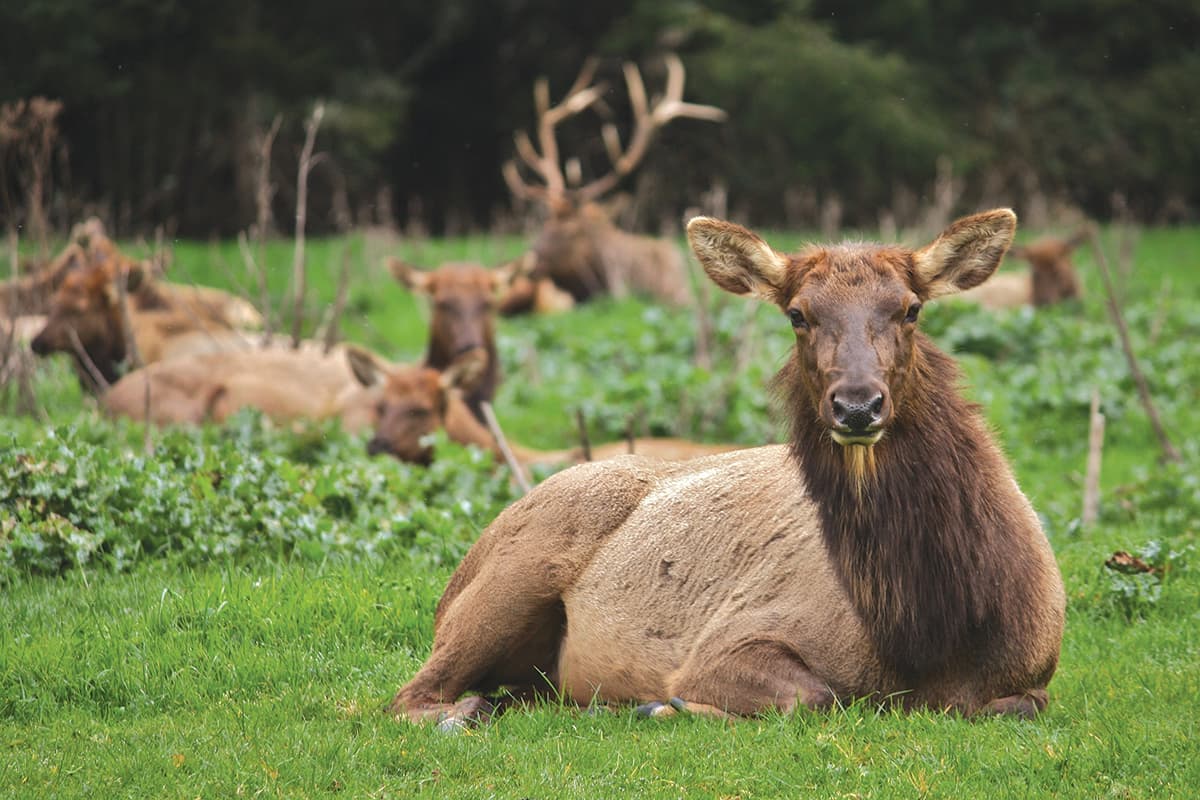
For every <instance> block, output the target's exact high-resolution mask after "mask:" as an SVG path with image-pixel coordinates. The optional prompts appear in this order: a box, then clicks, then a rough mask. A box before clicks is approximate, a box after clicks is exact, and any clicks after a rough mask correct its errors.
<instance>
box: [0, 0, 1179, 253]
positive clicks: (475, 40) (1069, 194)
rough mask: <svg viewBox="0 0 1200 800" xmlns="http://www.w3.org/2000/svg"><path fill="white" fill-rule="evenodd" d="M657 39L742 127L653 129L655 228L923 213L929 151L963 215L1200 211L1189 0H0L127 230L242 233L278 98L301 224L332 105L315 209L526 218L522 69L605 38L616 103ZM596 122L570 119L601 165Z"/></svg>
mask: <svg viewBox="0 0 1200 800" xmlns="http://www.w3.org/2000/svg"><path fill="white" fill-rule="evenodd" d="M665 50H674V51H677V52H679V53H680V54H681V56H682V57H683V59H684V61H685V63H686V64H687V65H688V68H689V76H688V88H687V97H688V99H689V100H693V101H696V102H704V103H712V104H715V105H719V106H721V107H723V108H726V109H727V110H728V111H729V112H730V120H729V122H727V123H725V124H723V125H720V126H714V125H711V124H708V123H702V122H694V121H684V122H679V123H675V124H674V125H673V126H671V127H670V128H668V129H667V130H666V131H665V132H664V135H663V136H662V137H661V138H660V139H659V141H658V143H657V144H656V146H655V149H654V152H653V153H652V154H651V155H650V157H649V158H647V160H646V164H645V166H644V168H643V169H642V170H641V171H640V172H639V173H638V174H637V175H636V177H634V178H631V179H629V180H627V181H626V185H625V186H624V187H623V188H624V189H626V190H628V191H630V192H631V194H632V196H633V197H634V198H635V199H636V201H637V202H636V203H635V204H634V207H635V209H636V215H635V216H636V220H637V224H638V225H639V226H640V227H643V228H650V229H658V228H660V227H670V226H671V225H672V224H675V223H677V221H678V219H679V216H680V214H681V213H682V212H683V210H684V209H685V208H686V207H687V206H689V205H694V204H696V203H697V202H698V198H700V197H702V193H704V192H707V191H709V190H711V189H712V188H713V187H721V188H722V189H723V192H722V194H723V196H726V197H728V204H729V209H730V212H731V213H732V214H734V215H739V216H741V217H743V218H745V219H747V220H748V221H751V222H753V223H754V224H757V225H787V226H790V227H811V226H815V225H816V224H819V223H820V222H821V221H822V215H823V214H824V215H826V217H828V216H830V215H832V216H834V217H836V219H827V220H826V222H829V223H831V224H832V223H836V224H849V225H857V226H863V227H866V226H870V227H874V226H875V225H876V224H878V223H879V222H880V221H881V220H882V219H884V218H885V217H887V216H888V215H890V218H892V219H895V220H897V221H898V222H899V224H900V225H909V224H915V222H916V218H917V216H918V214H919V213H920V212H919V209H921V208H922V206H927V205H928V204H930V203H934V202H936V199H935V197H934V194H935V193H936V190H935V188H934V187H935V181H936V179H937V177H938V174H939V163H940V164H941V166H940V169H941V172H942V179H943V183H945V182H946V181H948V180H949V179H950V176H953V180H954V181H957V183H956V184H954V185H956V186H958V187H959V189H958V190H957V192H956V193H955V194H954V200H955V204H956V205H960V206H962V207H964V208H966V207H976V206H979V205H983V204H987V203H992V202H997V203H1000V202H1003V203H1009V204H1014V205H1016V206H1018V207H1021V206H1023V205H1025V206H1028V205H1030V204H1032V203H1035V202H1036V203H1038V204H1040V207H1043V208H1055V207H1063V208H1080V209H1082V210H1083V211H1084V212H1085V213H1087V214H1089V215H1091V216H1094V217H1098V218H1101V219H1105V218H1108V217H1110V216H1112V215H1113V214H1114V213H1121V214H1126V213H1128V214H1131V215H1132V216H1133V217H1135V218H1137V219H1140V220H1142V221H1149V222H1164V221H1167V222H1169V221H1177V220H1182V219H1194V218H1195V217H1196V209H1197V207H1198V205H1200V136H1198V135H1197V125H1198V123H1200V119H1198V116H1197V103H1198V101H1197V93H1196V81H1197V76H1200V6H1197V5H1196V3H1195V2H1194V0H1146V1H1145V2H1139V3H1127V2H1120V1H1119V0H1088V1H1085V0H1014V1H1013V2H1009V3H999V4H998V3H985V4H979V3H975V2H968V0H949V2H939V3H932V2H928V0H885V1H884V2H879V3H871V4H854V6H853V7H850V6H847V4H845V3H839V2H836V0H738V2H733V0H607V2H603V3H600V2H590V0H579V2H575V3H569V4H564V3H556V2H549V0H486V2H485V1H484V0H441V1H440V2H438V3H435V4H430V3H426V2H416V1H415V0H392V1H391V2H380V1H379V0H342V2H339V3H323V2H310V1H309V0H292V1H291V2H286V3H284V2H278V1H277V0H236V1H235V0H209V2H206V3H200V4H197V3H185V2H179V0H174V1H172V0H154V1H153V2H151V1H150V0H104V2H100V0H25V1H24V2H20V3H15V2H14V3H4V4H0V102H4V103H8V102H11V101H14V100H17V99H20V98H31V97H35V96H45V97H49V98H53V99H58V100H61V101H62V103H63V111H62V114H61V116H60V118H59V119H58V136H57V138H56V144H55V153H54V157H53V159H52V166H51V175H50V176H49V185H50V186H52V187H53V188H52V191H51V192H50V193H49V196H48V197H47V207H48V209H49V213H50V217H51V221H52V222H53V223H54V224H55V225H56V226H60V227H65V226H66V225H68V224H70V222H72V221H74V220H77V219H78V218H80V217H81V216H83V215H84V214H86V213H92V212H96V213H100V214H101V215H102V216H103V217H104V218H106V219H107V220H111V222H112V223H113V225H114V227H115V229H116V231H117V233H118V234H119V235H129V234H132V233H137V232H146V231H149V230H153V229H154V228H155V227H157V226H159V225H163V226H165V227H166V229H167V231H168V232H169V233H172V234H179V235H186V236H207V235H213V234H217V235H227V234H229V233H232V232H235V231H238V230H241V229H244V228H246V227H248V226H249V225H250V224H251V223H252V222H253V221H254V185H255V184H254V181H255V175H256V163H255V162H256V154H257V141H258V138H257V137H259V136H261V135H262V132H263V131H265V130H267V129H268V128H269V127H270V125H271V122H272V120H273V119H274V118H275V116H276V115H280V117H281V119H282V127H281V130H280V133H279V136H278V139H277V140H276V143H275V147H274V151H273V153H274V158H273V165H272V173H271V176H272V181H273V183H274V184H275V185H276V187H277V191H276V194H275V196H274V211H275V218H276V220H278V221H279V223H278V224H280V225H282V226H286V221H287V220H288V219H289V218H290V216H291V212H292V209H293V208H294V185H295V172H296V154H297V152H298V150H299V147H300V143H301V141H302V139H303V121H304V119H305V117H306V116H307V114H308V112H309V110H310V109H311V107H312V106H313V104H314V103H315V102H316V101H317V100H319V99H320V100H325V101H326V102H327V103H328V115H327V119H326V123H325V126H324V127H323V129H322V132H321V135H320V137H319V140H318V149H319V150H322V151H325V152H326V153H327V157H326V158H324V159H323V160H322V162H321V163H320V165H319V166H318V167H317V169H315V170H314V172H313V175H312V185H313V188H312V198H313V200H312V210H311V212H310V226H311V227H312V228H313V229H315V230H327V231H329V230H336V229H338V228H344V227H345V226H346V225H347V224H357V225H361V224H380V223H382V224H399V225H402V226H408V225H420V226H421V227H423V228H424V229H426V230H430V231H432V232H434V233H447V232H448V233H455V232H465V231H469V230H478V229H489V228H490V229H505V228H508V229H510V230H511V229H514V228H516V227H518V226H519V219H520V214H516V215H514V213H513V209H512V203H511V199H510V197H509V195H508V192H507V190H506V188H505V186H504V184H503V181H502V180H501V177H500V171H499V166H500V164H501V163H502V162H503V161H504V160H505V159H506V158H508V157H510V156H511V154H512V132H513V131H514V130H515V129H517V128H522V127H529V126H530V125H531V123H532V121H533V120H532V116H533V110H532V106H533V103H532V98H531V91H530V90H531V87H532V84H533V81H534V80H535V79H536V78H537V77H538V76H539V75H547V76H549V78H550V80H551V86H552V88H553V92H554V94H555V95H556V96H558V95H560V94H561V93H562V92H563V91H565V89H566V87H567V86H568V85H569V84H570V81H571V80H572V79H573V77H574V75H575V72H576V70H577V69H578V68H579V66H580V64H581V63H582V61H583V59H584V58H585V57H586V56H587V55H589V54H592V53H596V54H600V55H601V56H602V57H603V58H604V63H603V66H602V70H601V74H602V78H603V79H604V80H606V81H607V82H608V85H609V87H610V90H611V93H612V94H611V102H610V106H611V108H612V113H613V114H614V115H616V116H617V117H618V119H620V118H621V117H622V115H623V114H627V107H626V105H625V104H624V99H623V98H624V88H623V86H622V85H621V78H620V71H619V70H620V61H621V59H623V58H633V59H637V60H638V61H639V62H640V63H641V64H642V65H643V69H644V73H645V75H646V78H647V82H648V83H649V84H651V85H652V86H653V85H660V83H661V77H662V75H661V63H660V62H658V61H656V58H655V56H656V55H658V54H660V53H661V52H663V51H665ZM599 124H600V120H598V119H589V120H579V121H577V122H576V124H575V125H573V126H571V128H570V130H568V131H565V132H564V136H565V139H566V142H565V146H564V149H565V150H567V151H568V152H575V153H579V154H580V155H581V156H582V157H583V160H584V164H585V169H589V170H592V171H594V170H596V169H600V168H602V167H604V166H605V165H604V163H603V151H602V148H601V147H600V146H599V142H598V137H597V136H596V132H597V131H598V128H599ZM14 158H15V157H14V156H12V155H11V154H10V155H5V156H4V157H3V159H0V165H3V170H4V171H3V172H2V173H0V187H2V191H0V214H2V215H3V222H4V224H5V226H6V227H10V226H15V225H19V224H22V222H23V219H22V215H23V214H24V213H26V212H25V210H24V207H23V205H22V202H23V200H24V197H25V196H26V194H27V192H26V191H25V188H24V187H23V186H22V184H21V181H22V180H25V179H26V178H23V177H22V174H21V171H20V169H19V168H18V167H17V165H16V164H15V163H14ZM664 178H669V180H667V179H664ZM1114 209H1116V211H1114ZM955 210H958V209H955ZM518 211H520V209H518Z"/></svg>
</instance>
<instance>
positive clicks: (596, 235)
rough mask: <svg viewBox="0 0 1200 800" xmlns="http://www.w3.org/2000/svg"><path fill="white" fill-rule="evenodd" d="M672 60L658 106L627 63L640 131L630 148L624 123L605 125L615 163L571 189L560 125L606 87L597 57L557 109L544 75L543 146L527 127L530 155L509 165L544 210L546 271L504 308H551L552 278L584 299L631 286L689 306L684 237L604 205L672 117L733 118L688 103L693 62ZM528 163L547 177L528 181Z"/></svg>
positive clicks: (540, 90)
mask: <svg viewBox="0 0 1200 800" xmlns="http://www.w3.org/2000/svg"><path fill="white" fill-rule="evenodd" d="M666 66H667V85H666V90H665V93H664V95H663V96H662V97H660V98H655V99H654V102H653V103H650V102H649V101H647V98H646V89H645V85H644V84H643V82H642V77H641V73H640V72H639V71H638V68H637V67H636V66H635V65H633V64H625V67H624V72H625V82H626V86H627V88H628V93H629V102H630V106H631V109H632V112H633V119H634V128H633V133H632V135H631V136H630V138H629V144H628V146H627V147H623V146H622V143H621V140H620V134H619V133H618V132H617V128H616V126H614V125H611V124H608V125H605V126H604V127H603V129H602V134H603V136H602V138H603V141H604V145H605V149H606V150H607V152H608V157H609V159H610V161H611V163H612V169H611V171H609V172H608V173H607V174H605V175H603V176H602V177H599V178H597V179H595V180H593V181H591V182H589V183H587V184H584V185H582V186H569V185H568V180H567V176H566V175H565V174H564V171H563V167H562V165H561V164H560V159H559V147H558V141H557V138H556V133H555V130H556V128H557V126H558V125H560V124H561V123H562V122H564V121H565V120H567V119H569V118H571V117H573V116H576V115H578V114H580V113H582V112H583V111H585V110H587V109H588V108H591V107H592V106H594V105H596V104H597V103H598V102H599V101H600V99H601V96H602V93H603V87H600V86H595V85H592V81H593V78H594V77H595V71H596V62H595V60H590V61H588V62H587V63H586V64H585V65H584V67H583V70H582V71H581V72H580V74H579V77H578V78H577V79H576V80H575V83H574V85H573V86H572V87H571V89H570V91H568V92H567V96H566V97H565V98H564V99H563V100H562V101H561V102H560V103H558V104H557V105H555V106H551V105H550V89H549V84H548V83H547V81H546V80H545V79H544V78H543V79H541V80H539V81H538V82H537V84H536V86H535V89H534V102H535V105H536V108H537V140H538V144H537V146H535V145H534V144H533V141H532V140H531V139H530V137H529V136H528V134H526V133H525V132H524V131H518V132H517V134H516V136H515V142H516V149H517V155H518V156H519V159H520V160H519V163H518V161H516V160H513V161H509V162H508V163H506V164H505V165H504V179H505V181H506V182H507V183H508V186H509V189H510V191H512V193H513V194H514V195H515V196H517V197H519V198H523V199H525V200H532V201H534V202H535V203H537V204H538V205H539V206H541V207H542V209H543V210H544V213H545V215H546V221H545V223H544V226H543V228H542V231H541V234H540V235H539V236H538V238H537V241H536V242H535V243H534V246H533V251H534V253H535V254H536V256H537V267H536V269H535V271H534V273H533V275H532V276H531V280H529V281H525V282H523V283H522V284H520V285H518V286H516V287H514V288H515V290H514V291H513V292H511V293H510V294H509V296H508V297H506V298H505V300H504V302H503V303H502V305H501V312H502V313H505V314H514V313H521V312H525V311H531V310H537V311H541V310H545V309H544V308H543V307H542V304H543V303H544V302H546V301H545V300H544V299H543V297H544V296H545V294H546V291H547V287H546V283H547V282H549V283H551V284H553V286H556V287H558V289H560V290H562V291H565V292H567V293H568V294H570V295H571V296H572V298H573V299H574V300H575V301H576V302H582V301H585V300H587V299H589V298H591V297H595V296H598V295H603V294H613V295H618V296H619V295H623V294H625V293H627V292H635V293H639V294H644V295H647V296H649V297H652V298H655V299H657V300H660V301H662V302H666V303H672V304H675V305H684V304H687V303H688V302H689V300H690V284H689V281H688V274H687V269H686V263H685V262H684V260H683V255H682V254H681V253H680V252H679V250H678V249H677V248H676V247H675V245H674V243H672V242H669V241H664V240H660V239H653V238H650V237H646V236H636V235H634V234H631V233H626V232H625V231H622V230H621V229H620V228H618V227H617V226H616V225H614V224H613V222H612V220H611V219H610V218H609V214H608V211H606V210H605V209H604V208H603V207H602V206H601V205H600V203H599V202H598V201H599V199H600V198H601V197H602V196H603V195H605V194H606V193H608V192H610V191H612V190H613V189H615V188H616V187H617V185H618V184H619V183H620V181H621V180H622V179H624V178H625V177H626V176H628V175H629V174H630V173H632V172H633V171H634V169H635V168H636V167H637V166H638V164H639V163H640V162H641V160H642V159H643V158H644V157H645V155H646V150H647V148H648V147H649V146H650V143H651V141H652V140H653V138H654V135H655V133H656V132H657V131H658V130H659V129H660V128H662V127H663V126H664V125H666V124H667V123H668V122H670V121H671V120H673V119H677V118H680V117H690V118H693V119H702V120H712V121H718V120H723V119H725V116H726V115H725V112H724V111H722V110H721V109H719V108H714V107H712V106H702V105H695V104H692V103H685V102H683V85H684V78H685V73H684V68H683V63H682V62H681V61H680V60H679V58H678V57H676V56H674V55H671V56H668V58H667V61H666ZM539 148H540V149H539ZM571 163H577V162H571ZM520 165H523V166H524V168H525V171H526V172H527V173H532V174H533V175H534V176H536V178H537V179H538V180H539V181H540V182H529V181H527V180H526V179H525V177H524V176H523V174H522V170H521V166H520ZM572 171H573V170H572Z"/></svg>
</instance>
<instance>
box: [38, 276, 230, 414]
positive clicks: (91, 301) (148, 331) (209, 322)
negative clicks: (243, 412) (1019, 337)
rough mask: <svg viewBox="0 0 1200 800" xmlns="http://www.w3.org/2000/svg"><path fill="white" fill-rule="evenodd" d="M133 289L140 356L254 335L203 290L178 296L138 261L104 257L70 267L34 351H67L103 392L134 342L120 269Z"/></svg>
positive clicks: (222, 345) (155, 357) (151, 358)
mask: <svg viewBox="0 0 1200 800" xmlns="http://www.w3.org/2000/svg"><path fill="white" fill-rule="evenodd" d="M122 274H123V276H124V278H123V279H124V280H125V282H126V288H127V290H128V292H129V295H128V300H127V308H128V311H129V326H130V329H131V332H132V335H133V341H134V343H135V344H136V346H137V350H138V353H139V355H140V357H141V359H142V361H143V363H147V364H149V363H153V362H155V361H161V360H163V359H166V358H170V357H173V356H178V355H182V354H187V353H196V352H211V351H213V350H230V349H244V348H247V347H249V342H248V341H247V340H246V339H245V338H244V337H243V336H242V335H241V334H240V333H238V332H237V331H235V330H234V329H233V328H232V327H231V326H230V324H229V321H228V317H227V316H226V315H225V313H224V311H223V309H222V308H219V307H218V308H214V307H212V306H210V305H208V304H207V303H205V302H204V300H203V299H202V298H201V297H197V299H196V300H195V302H192V301H190V300H189V299H188V295H186V294H184V295H182V298H183V299H177V297H176V298H173V297H172V296H170V295H167V294H164V293H163V292H162V291H160V290H159V288H158V287H157V285H156V283H155V282H153V281H151V280H149V279H148V278H146V277H145V270H144V267H143V266H142V265H140V264H131V263H123V262H114V261H112V260H101V261H97V262H95V263H89V264H87V265H85V266H83V267H79V268H76V269H73V270H71V271H70V272H69V273H68V274H67V275H66V276H65V277H64V278H63V280H62V283H61V284H60V285H59V287H58V289H57V290H56V291H55V293H54V295H53V297H52V298H51V300H50V312H49V314H48V315H47V318H46V325H45V327H44V328H43V329H42V330H41V332H40V333H39V334H38V335H37V336H36V337H34V339H33V341H32V342H31V343H30V346H31V347H32V349H33V352H34V353H36V354H37V355H41V356H45V355H50V354H51V353H58V352H61V353H69V354H71V355H72V356H73V357H74V358H75V361H76V371H77V372H78V373H79V376H80V380H81V382H82V383H83V384H84V386H85V387H87V388H89V389H91V390H93V391H99V390H100V389H102V388H103V384H105V383H108V384H111V383H113V382H115V381H116V380H117V377H118V374H119V371H120V369H119V368H120V365H121V364H122V363H123V362H124V361H125V359H126V358H127V357H128V355H129V354H130V352H131V351H132V347H131V346H130V343H129V342H128V341H127V337H126V332H125V319H124V315H123V314H122V312H121V304H120V292H119V287H118V285H117V280H118V276H119V275H122Z"/></svg>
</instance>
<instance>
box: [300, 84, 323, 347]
mask: <svg viewBox="0 0 1200 800" xmlns="http://www.w3.org/2000/svg"><path fill="white" fill-rule="evenodd" d="M324 116H325V104H324V103H317V105H316V107H315V108H314V109H313V112H312V116H311V117H309V119H308V122H306V123H305V125H304V147H303V148H301V150H300V169H299V172H298V173H297V175H296V244H295V249H294V250H293V252H292V292H293V293H294V295H293V298H294V299H293V303H292V348H293V349H295V348H298V347H300V331H301V329H302V328H303V326H304V295H305V294H306V293H307V288H308V287H307V285H306V283H305V275H304V226H305V224H306V222H307V220H308V173H309V171H311V170H312V167H313V146H314V145H315V144H316V141H317V130H318V129H319V128H320V127H321V120H322V119H323V118H324Z"/></svg>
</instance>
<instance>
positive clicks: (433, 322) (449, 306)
mask: <svg viewBox="0 0 1200 800" xmlns="http://www.w3.org/2000/svg"><path fill="white" fill-rule="evenodd" d="M389 266H390V268H391V271H392V275H393V276H394V277H395V278H396V280H398V281H399V282H400V283H402V284H404V285H405V286H406V287H408V289H409V290H410V291H413V292H416V293H418V294H423V295H425V296H426V297H428V298H429V300H430V303H431V305H432V307H433V315H432V317H431V318H430V321H429V355H428V358H427V359H426V360H427V361H428V363H429V364H430V365H431V366H434V367H438V368H444V367H446V366H447V365H449V364H450V363H451V362H453V360H454V359H455V358H457V357H458V356H460V355H462V354H463V353H466V352H468V351H470V350H472V349H474V348H476V347H483V348H490V347H491V345H492V343H493V342H494V341H495V332H494V323H493V318H494V316H495V313H494V312H495V308H496V302H497V299H498V297H499V293H500V291H502V290H503V289H505V288H507V286H508V284H509V282H510V281H511V279H512V274H511V273H512V271H511V270H506V269H499V270H490V269H485V268H484V267H481V266H478V265H475V264H446V265H443V266H441V267H439V268H438V269H435V270H431V271H428V272H425V271H422V270H419V269H416V268H415V267H412V266H409V265H408V264H405V263H403V262H401V261H398V260H396V259H391V261H390V263H389Z"/></svg>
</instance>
